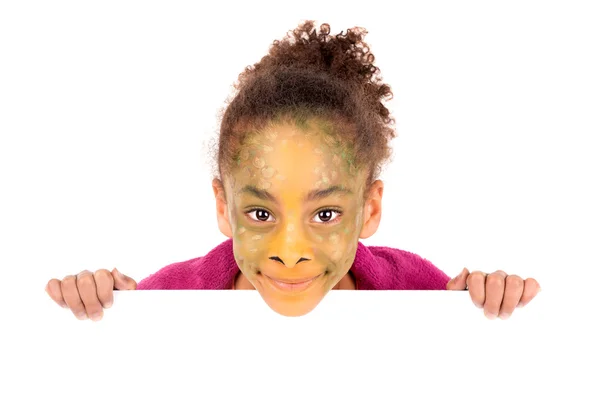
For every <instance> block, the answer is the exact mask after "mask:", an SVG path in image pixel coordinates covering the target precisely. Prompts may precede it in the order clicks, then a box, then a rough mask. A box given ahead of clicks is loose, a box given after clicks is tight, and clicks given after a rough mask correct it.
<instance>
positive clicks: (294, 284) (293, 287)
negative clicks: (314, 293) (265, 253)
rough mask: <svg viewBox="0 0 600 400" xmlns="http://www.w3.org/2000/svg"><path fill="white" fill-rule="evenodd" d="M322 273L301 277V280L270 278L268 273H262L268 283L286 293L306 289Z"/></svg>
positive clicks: (299, 291)
mask: <svg viewBox="0 0 600 400" xmlns="http://www.w3.org/2000/svg"><path fill="white" fill-rule="evenodd" d="M321 276H323V274H320V275H317V276H315V277H313V278H309V279H301V280H290V279H286V280H283V279H276V278H272V277H270V276H268V275H264V277H265V278H267V279H266V280H267V281H268V282H269V284H270V285H271V286H272V287H273V288H275V289H277V290H279V291H283V292H286V293H290V292H291V293H301V292H304V291H306V290H308V289H309V288H310V287H311V286H312V285H313V284H314V283H315V282H316V281H317V280H318V279H319V278H320V277H321Z"/></svg>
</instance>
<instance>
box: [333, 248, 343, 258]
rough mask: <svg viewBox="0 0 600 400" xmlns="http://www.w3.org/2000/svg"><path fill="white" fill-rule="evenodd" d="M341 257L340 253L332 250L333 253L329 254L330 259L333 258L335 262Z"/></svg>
mask: <svg viewBox="0 0 600 400" xmlns="http://www.w3.org/2000/svg"><path fill="white" fill-rule="evenodd" d="M341 256H342V252H341V251H339V250H334V251H333V253H331V258H333V259H334V260H337V259H338V258H340V257H341Z"/></svg>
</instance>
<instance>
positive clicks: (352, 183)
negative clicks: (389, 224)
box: [225, 123, 366, 316]
mask: <svg viewBox="0 0 600 400" xmlns="http://www.w3.org/2000/svg"><path fill="white" fill-rule="evenodd" d="M327 138H329V139H327ZM340 139H341V138H340ZM337 143H338V141H337V140H336V138H335V136H333V135H331V134H330V135H325V134H324V133H322V132H319V130H318V127H315V126H314V124H312V125H310V124H308V123H300V124H293V123H292V124H290V123H285V124H280V125H271V126H269V127H268V128H266V129H265V131H263V132H262V133H260V134H253V135H251V136H250V137H248V138H247V140H245V141H244V143H243V147H242V148H241V150H240V152H239V155H238V157H237V160H239V165H238V167H237V168H235V169H234V170H233V172H232V176H231V177H225V184H226V185H227V188H226V193H227V203H228V204H229V205H230V208H231V213H232V214H233V215H234V217H233V218H231V220H230V222H231V223H232V228H234V232H236V234H235V235H234V237H233V246H234V254H235V255H236V257H235V259H236V261H237V263H238V266H239V267H240V270H241V271H242V273H243V274H244V276H245V277H246V279H248V280H249V281H250V282H251V283H252V285H253V286H254V287H255V288H256V289H257V291H258V292H259V293H260V295H261V296H262V297H263V299H264V300H265V301H266V303H267V304H268V305H269V306H270V307H271V308H272V309H273V310H274V311H276V312H278V313H280V314H282V315H290V316H293V315H304V314H306V313H308V312H310V311H311V310H312V309H314V307H316V306H317V304H318V303H319V302H320V301H321V300H322V299H323V297H324V296H325V294H326V293H327V292H328V291H329V290H331V289H332V288H333V287H334V286H335V285H336V284H337V283H338V282H339V281H340V280H341V278H342V277H343V276H344V275H346V274H347V273H348V270H349V269H350V267H351V266H352V263H353V262H354V257H355V255H356V248H357V246H358V236H359V234H360V229H359V228H360V227H359V226H358V225H357V223H358V222H360V216H361V215H362V207H363V203H362V193H363V190H364V187H363V185H364V179H366V175H365V174H364V173H362V172H361V174H362V175H361V177H360V179H357V178H356V176H352V175H351V174H350V172H351V169H348V168H347V165H346V164H345V161H344V157H346V158H348V156H347V151H346V150H344V149H342V148H341V147H340V146H339V145H337ZM340 152H345V153H344V155H342V154H341V153H340ZM356 171H357V172H358V170H356ZM334 185H335V186H334ZM315 190H320V191H321V192H320V193H316V192H315ZM325 190H328V191H327V192H325ZM309 194H312V197H310V198H309ZM311 279H312V281H310V283H306V284H303V283H298V284H297V285H295V286H294V287H290V285H285V284H284V283H282V281H296V282H298V281H309V280H311ZM278 282H279V283H278Z"/></svg>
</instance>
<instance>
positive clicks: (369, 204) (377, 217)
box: [359, 179, 383, 239]
mask: <svg viewBox="0 0 600 400" xmlns="http://www.w3.org/2000/svg"><path fill="white" fill-rule="evenodd" d="M382 197H383V182H382V181H381V180H379V179H377V180H376V181H375V182H373V183H372V184H371V187H370V188H369V195H368V197H367V200H366V201H365V205H364V208H363V212H364V215H363V226H362V230H361V231H360V235H359V238H361V239H367V238H369V237H371V236H373V234H374V233H375V232H377V228H379V222H380V221H381V199H382Z"/></svg>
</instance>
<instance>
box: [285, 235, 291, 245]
mask: <svg viewBox="0 0 600 400" xmlns="http://www.w3.org/2000/svg"><path fill="white" fill-rule="evenodd" d="M285 241H286V242H287V243H292V242H293V240H292V237H291V236H286V238H285Z"/></svg>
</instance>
